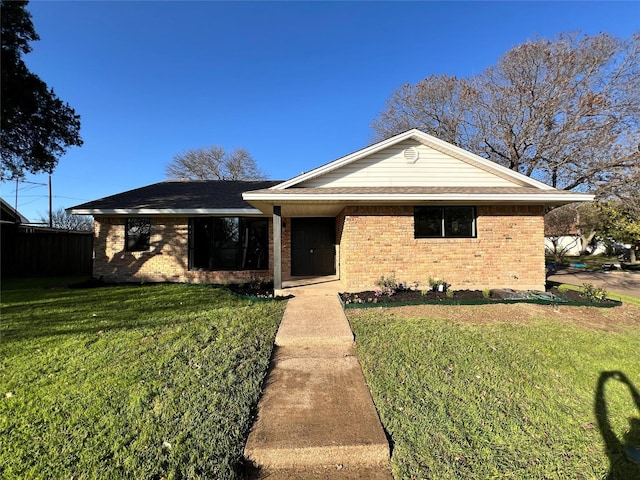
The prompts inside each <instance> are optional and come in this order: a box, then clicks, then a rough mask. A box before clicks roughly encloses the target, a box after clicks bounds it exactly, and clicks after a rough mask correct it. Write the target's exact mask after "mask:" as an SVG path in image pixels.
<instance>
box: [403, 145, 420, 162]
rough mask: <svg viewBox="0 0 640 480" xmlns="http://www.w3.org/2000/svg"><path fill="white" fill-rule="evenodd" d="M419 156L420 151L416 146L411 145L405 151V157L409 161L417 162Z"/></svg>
mask: <svg viewBox="0 0 640 480" xmlns="http://www.w3.org/2000/svg"><path fill="white" fill-rule="evenodd" d="M419 156H420V152H418V149H417V148H416V147H409V148H407V149H406V150H405V151H404V159H405V160H406V161H407V163H416V161H417V160H418V157H419Z"/></svg>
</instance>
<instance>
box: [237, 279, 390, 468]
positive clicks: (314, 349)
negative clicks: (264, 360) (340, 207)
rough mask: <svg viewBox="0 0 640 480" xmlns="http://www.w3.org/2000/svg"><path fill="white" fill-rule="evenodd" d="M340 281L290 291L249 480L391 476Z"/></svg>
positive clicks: (249, 447) (250, 453)
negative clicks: (250, 479)
mask: <svg viewBox="0 0 640 480" xmlns="http://www.w3.org/2000/svg"><path fill="white" fill-rule="evenodd" d="M340 286H341V284H340V283H339V281H333V282H326V283H318V284H314V285H309V286H305V287H295V288H289V289H286V290H285V291H286V293H289V294H293V295H294V298H292V299H291V300H289V302H288V304H287V308H286V309H285V313H284V316H283V318H282V323H281V324H280V328H279V330H278V333H277V335H276V348H275V351H274V355H273V359H272V364H271V370H270V372H269V374H268V376H267V379H266V386H265V390H264V392H263V394H262V398H261V399H260V402H259V404H258V418H257V420H256V422H255V423H254V425H253V428H252V430H251V433H250V435H249V439H248V441H247V444H246V446H245V452H244V453H245V457H246V458H247V460H248V461H249V462H250V463H252V464H253V465H254V467H255V468H254V471H253V472H252V474H251V476H252V478H265V479H266V478H269V479H280V478H282V479H285V478H286V479H290V478H298V479H333V478H335V479H344V480H346V479H349V480H356V479H365V478H366V479H380V480H389V479H392V477H391V474H390V471H389V465H388V462H389V445H388V443H387V439H386V437H385V434H384V431H383V429H382V426H381V424H380V420H379V418H378V414H377V412H376V410H375V407H374V405H373V401H372V400H371V395H370V393H369V390H368V388H367V386H366V384H365V380H364V376H363V374H362V370H361V368H360V364H359V363H358V359H357V358H356V356H355V354H354V350H353V333H352V332H351V329H350V327H349V323H348V322H347V319H346V317H345V315H344V312H343V310H342V306H341V305H340V302H339V301H338V298H337V295H336V294H337V292H338V290H340Z"/></svg>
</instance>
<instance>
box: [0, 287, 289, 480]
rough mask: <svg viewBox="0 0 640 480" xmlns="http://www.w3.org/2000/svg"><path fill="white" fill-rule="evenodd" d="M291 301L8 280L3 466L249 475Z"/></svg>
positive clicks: (1, 375) (121, 474)
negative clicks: (251, 444)
mask: <svg viewBox="0 0 640 480" xmlns="http://www.w3.org/2000/svg"><path fill="white" fill-rule="evenodd" d="M285 303H286V302H276V301H270V302H252V301H248V300H240V299H238V298H237V297H235V296H233V295H232V294H230V293H229V292H227V291H225V290H222V289H215V288H210V287H207V286H197V285H120V286H107V287H99V288H91V289H69V288H67V287H66V281H61V280H60V281H58V282H53V283H52V281H51V280H39V281H37V282H34V281H24V280H7V281H3V284H2V320H1V325H0V334H1V344H0V443H1V444H2V449H0V477H1V478H3V479H18V478H19V479H25V478H47V479H49V478H61V479H62V478H68V479H71V478H74V479H85V478H105V479H106V478H109V479H120V478H122V479H125V478H126V479H130V478H144V479H156V480H159V479H161V478H164V479H179V478H216V479H227V478H238V477H239V471H240V465H239V463H240V461H241V458H242V449H243V446H244V443H245V441H246V436H247V435H248V431H249V428H250V427H251V421H252V418H251V416H252V413H253V409H254V408H255V406H256V404H257V400H258V396H259V394H260V388H261V382H262V380H263V378H264V375H265V372H266V369H267V365H268V362H269V358H270V355H271V350H272V346H273V341H274V337H275V333H276V330H277V327H278V324H279V322H280V320H281V318H282V313H283V311H284V307H285Z"/></svg>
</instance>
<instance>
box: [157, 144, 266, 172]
mask: <svg viewBox="0 0 640 480" xmlns="http://www.w3.org/2000/svg"><path fill="white" fill-rule="evenodd" d="M165 173H166V176H167V177H168V178H173V179H184V180H264V179H265V178H266V175H265V174H264V173H263V172H262V171H261V170H260V169H259V168H258V165H257V164H256V162H255V160H254V159H253V157H252V156H251V155H250V154H249V152H248V151H247V150H245V149H244V148H238V149H236V150H233V151H231V152H226V151H225V150H224V148H222V147H219V146H216V145H212V146H210V147H206V148H198V149H195V150H188V151H186V152H184V153H181V154H179V155H176V156H175V157H173V160H172V161H171V162H170V163H168V164H167V166H166V170H165Z"/></svg>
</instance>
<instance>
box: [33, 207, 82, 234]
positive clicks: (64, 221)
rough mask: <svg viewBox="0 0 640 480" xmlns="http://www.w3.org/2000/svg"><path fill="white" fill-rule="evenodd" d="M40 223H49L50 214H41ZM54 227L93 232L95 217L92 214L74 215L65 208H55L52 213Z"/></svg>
mask: <svg viewBox="0 0 640 480" xmlns="http://www.w3.org/2000/svg"><path fill="white" fill-rule="evenodd" d="M39 222H40V223H44V224H46V225H49V216H48V215H47V216H46V217H45V216H44V215H41V216H40V221H39ZM51 223H52V226H53V228H57V229H60V230H71V231H75V232H93V217H92V216H90V215H74V214H71V213H67V211H66V210H65V209H64V208H58V209H57V210H54V211H53V213H52V215H51Z"/></svg>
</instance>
